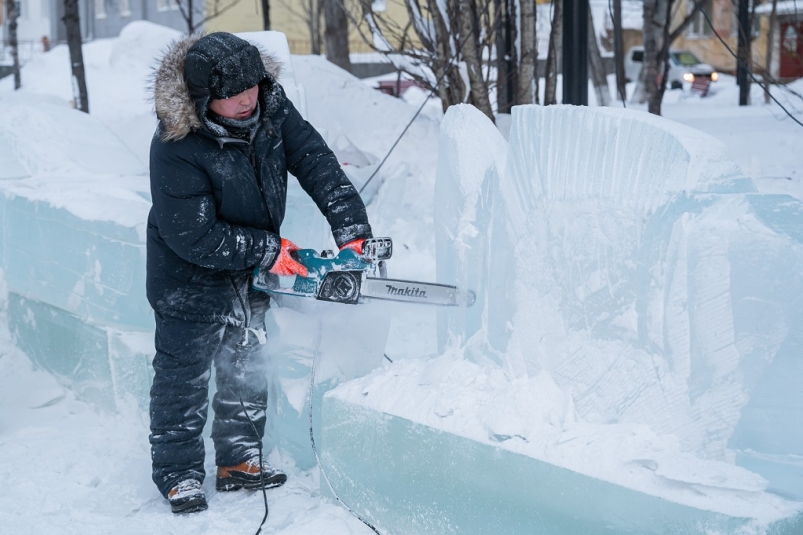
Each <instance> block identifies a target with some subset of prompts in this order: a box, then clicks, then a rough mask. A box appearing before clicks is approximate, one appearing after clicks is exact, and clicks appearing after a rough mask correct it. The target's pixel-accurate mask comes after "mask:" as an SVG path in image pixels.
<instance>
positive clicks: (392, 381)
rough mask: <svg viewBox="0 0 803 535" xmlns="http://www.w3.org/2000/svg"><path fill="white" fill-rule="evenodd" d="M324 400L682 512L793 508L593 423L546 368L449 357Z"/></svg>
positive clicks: (652, 441) (622, 426)
mask: <svg viewBox="0 0 803 535" xmlns="http://www.w3.org/2000/svg"><path fill="white" fill-rule="evenodd" d="M329 395H330V396H334V397H336V398H338V399H341V400H344V401H347V402H348V403H352V404H358V405H360V406H364V407H369V408H371V409H373V410H375V411H377V412H379V413H385V414H391V415H394V416H399V417H401V418H404V419H407V420H410V421H412V422H416V423H420V424H424V425H428V426H430V427H432V428H435V429H438V430H442V431H446V432H449V433H453V434H455V435H458V436H462V437H465V438H469V439H471V440H475V441H478V442H481V443H484V444H488V445H492V446H496V447H499V448H503V449H506V450H509V451H512V452H515V453H520V454H523V455H527V456H529V457H532V458H535V459H538V460H542V461H545V462H548V463H550V464H554V465H556V466H560V467H563V468H567V469H569V470H572V471H576V472H580V473H582V474H585V475H588V476H591V477H595V478H598V479H601V480H604V481H608V482H611V483H615V484H618V485H621V486H624V487H627V488H630V489H633V490H637V491H640V492H644V493H646V494H649V495H652V496H656V497H660V498H664V499H667V500H670V501H672V502H675V503H679V504H683V505H687V506H690V507H695V508H701V509H706V510H709V511H714V512H718V513H721V514H726V515H729V516H733V517H749V518H754V519H756V520H758V521H760V522H761V523H769V522H771V521H774V520H777V519H779V518H785V517H788V516H791V515H793V514H795V513H797V512H799V511H800V510H801V508H800V506H799V504H795V503H794V502H789V501H786V500H783V499H782V498H780V497H777V496H774V495H772V494H769V493H767V492H765V490H766V487H767V482H766V480H764V479H763V478H762V477H760V476H758V475H756V474H754V473H752V472H749V471H747V470H745V469H743V468H740V467H738V466H735V465H733V464H731V463H726V462H721V461H705V460H701V459H700V458H698V457H696V456H695V455H693V454H690V453H685V452H683V451H682V450H681V448H680V445H679V444H678V441H677V439H676V437H674V436H671V435H657V434H656V433H654V432H653V431H652V430H651V429H650V428H649V427H648V426H646V425H641V424H635V423H612V424H594V423H588V422H584V421H583V420H582V419H581V418H579V417H578V415H577V413H576V410H575V408H574V406H573V402H572V397H571V395H569V394H568V393H567V392H565V391H564V390H563V389H561V388H560V387H559V386H558V385H557V384H556V382H555V381H554V380H553V379H552V377H551V375H550V374H549V373H547V372H541V373H539V374H538V375H536V376H535V377H530V378H515V379H510V378H509V377H507V376H506V375H505V374H504V373H503V372H502V371H501V370H500V369H498V368H493V367H482V366H479V365H477V364H474V363H472V362H469V361H467V360H465V359H464V358H462V356H461V355H460V354H459V353H456V352H451V353H448V354H446V355H443V356H441V357H438V358H436V359H433V360H430V361H422V360H404V361H401V362H397V363H394V365H393V366H392V367H391V368H388V369H382V370H377V371H374V372H373V373H372V374H370V375H368V376H366V377H363V378H359V379H355V380H353V381H350V382H348V383H344V384H341V385H340V386H338V387H337V388H336V389H335V390H334V391H332V392H331V393H330V394H329Z"/></svg>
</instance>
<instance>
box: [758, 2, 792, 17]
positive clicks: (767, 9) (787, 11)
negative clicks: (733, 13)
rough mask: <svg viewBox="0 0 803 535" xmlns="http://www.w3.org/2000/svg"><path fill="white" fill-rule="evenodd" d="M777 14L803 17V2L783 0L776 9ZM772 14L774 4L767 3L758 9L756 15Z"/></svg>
mask: <svg viewBox="0 0 803 535" xmlns="http://www.w3.org/2000/svg"><path fill="white" fill-rule="evenodd" d="M775 12H776V14H778V15H794V14H795V13H797V14H798V15H803V1H801V0H783V1H781V2H778V5H777V7H776V11H775ZM770 13H772V2H767V3H766V4H762V5H760V6H758V7H757V8H756V15H767V16H769V15H770Z"/></svg>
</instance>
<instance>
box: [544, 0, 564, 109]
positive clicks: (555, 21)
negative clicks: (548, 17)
mask: <svg viewBox="0 0 803 535" xmlns="http://www.w3.org/2000/svg"><path fill="white" fill-rule="evenodd" d="M552 8H553V10H552V31H551V32H550V34H549V50H548V51H547V58H546V72H545V73H544V78H545V81H544V105H545V106H549V105H551V104H557V103H558V100H557V98H556V96H555V95H556V93H557V87H558V64H559V61H560V55H561V47H562V43H563V35H562V34H563V0H553V2H552Z"/></svg>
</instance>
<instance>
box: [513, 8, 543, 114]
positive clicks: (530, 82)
mask: <svg viewBox="0 0 803 535" xmlns="http://www.w3.org/2000/svg"><path fill="white" fill-rule="evenodd" d="M519 11H520V12H521V13H520V15H521V24H520V28H521V57H520V58H519V74H518V81H519V84H518V85H519V87H518V90H517V91H516V104H532V103H533V102H534V101H536V102H537V94H536V92H535V88H537V86H538V84H537V81H536V80H537V77H538V72H537V70H538V53H537V51H536V42H535V0H521V4H520V5H519ZM533 97H536V98H533Z"/></svg>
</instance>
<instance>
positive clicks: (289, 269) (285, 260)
mask: <svg viewBox="0 0 803 535" xmlns="http://www.w3.org/2000/svg"><path fill="white" fill-rule="evenodd" d="M295 251H298V246H297V245H296V244H294V243H293V242H291V241H290V240H286V239H284V238H282V246H281V249H279V255H278V256H277V257H276V261H275V262H274V263H273V266H271V268H270V269H269V270H268V271H269V272H271V273H273V274H274V275H278V276H280V277H289V276H291V275H301V276H302V277H306V276H307V275H308V272H307V268H306V267H304V266H303V265H302V264H301V263H299V262H298V260H296V259H295V258H294V255H293V254H292V253H293V252H295Z"/></svg>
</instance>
